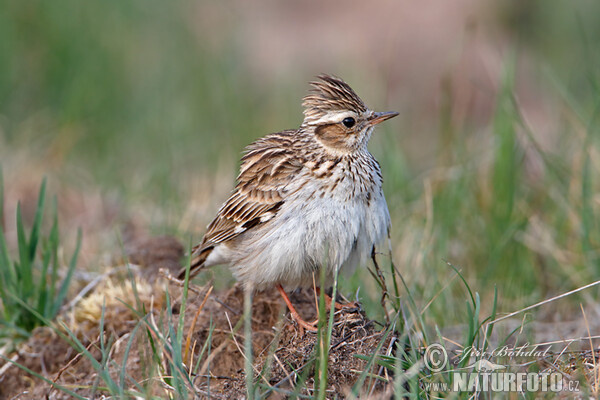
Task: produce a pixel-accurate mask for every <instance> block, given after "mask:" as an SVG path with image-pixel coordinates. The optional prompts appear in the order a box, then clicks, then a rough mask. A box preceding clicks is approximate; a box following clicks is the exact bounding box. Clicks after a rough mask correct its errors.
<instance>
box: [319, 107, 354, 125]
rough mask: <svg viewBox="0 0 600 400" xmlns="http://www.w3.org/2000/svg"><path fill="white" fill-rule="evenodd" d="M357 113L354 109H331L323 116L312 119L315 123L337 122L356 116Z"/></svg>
mask: <svg viewBox="0 0 600 400" xmlns="http://www.w3.org/2000/svg"><path fill="white" fill-rule="evenodd" d="M356 116H357V115H356V113H355V112H354V111H346V110H344V111H330V112H328V113H327V114H325V115H324V116H322V117H321V118H319V119H317V120H315V121H312V122H313V123H314V124H337V123H338V122H341V121H342V120H343V119H344V118H346V117H354V118H356Z"/></svg>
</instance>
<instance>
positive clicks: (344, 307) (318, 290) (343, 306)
mask: <svg viewBox="0 0 600 400" xmlns="http://www.w3.org/2000/svg"><path fill="white" fill-rule="evenodd" d="M315 292H316V293H317V296H320V295H321V288H319V287H315ZM323 295H324V296H325V305H326V306H327V308H328V309H330V308H331V302H332V301H333V299H332V298H331V296H329V295H328V294H327V293H323ZM334 307H335V309H336V310H349V309H356V308H358V304H356V302H354V301H352V302H350V303H344V304H342V303H338V302H337V301H336V302H335V303H334Z"/></svg>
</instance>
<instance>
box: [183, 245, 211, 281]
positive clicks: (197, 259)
mask: <svg viewBox="0 0 600 400" xmlns="http://www.w3.org/2000/svg"><path fill="white" fill-rule="evenodd" d="M212 250H213V246H210V247H200V245H198V246H196V247H194V248H193V249H192V259H191V262H190V278H191V277H192V276H194V275H196V274H197V273H198V272H200V270H202V268H204V262H205V261H206V258H207V257H208V255H209V254H210V253H211V252H212ZM186 270H187V266H185V267H183V268H182V269H181V270H179V273H178V274H177V278H178V279H184V278H185V272H186Z"/></svg>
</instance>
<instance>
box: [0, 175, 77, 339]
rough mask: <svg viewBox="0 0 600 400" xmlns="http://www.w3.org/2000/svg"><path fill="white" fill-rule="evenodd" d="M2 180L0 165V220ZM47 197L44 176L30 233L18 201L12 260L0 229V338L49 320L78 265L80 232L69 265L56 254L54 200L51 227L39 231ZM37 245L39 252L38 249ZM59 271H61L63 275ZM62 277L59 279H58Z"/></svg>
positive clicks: (57, 307) (25, 334)
mask: <svg viewBox="0 0 600 400" xmlns="http://www.w3.org/2000/svg"><path fill="white" fill-rule="evenodd" d="M3 193H4V183H3V178H2V170H1V169H0V221H4V218H3V217H2V214H1V210H2V209H3V204H4V202H3ZM45 201H46V180H45V179H44V181H43V182H42V185H41V187H40V193H39V196H38V203H37V208H36V212H35V219H34V222H33V226H32V228H31V232H30V234H29V237H27V234H26V232H25V226H24V223H23V217H22V214H21V208H20V206H19V205H17V218H16V221H17V240H18V242H17V247H18V254H19V256H18V258H17V259H15V260H11V257H10V254H9V251H8V246H7V243H6V238H5V234H4V229H0V301H1V303H0V306H1V307H0V311H1V317H0V339H2V340H3V341H4V340H6V338H7V337H9V338H14V337H15V336H22V337H23V336H25V337H26V336H27V335H28V334H29V332H31V331H32V330H33V328H35V327H36V326H38V325H41V324H43V323H44V321H51V320H52V319H54V317H55V316H56V314H57V313H58V311H59V309H60V306H61V305H62V303H63V300H64V299H65V297H66V295H67V290H68V288H69V284H70V282H71V278H72V276H73V271H74V270H75V266H76V265H77V255H78V254H79V247H80V245H81V234H79V236H78V239H77V248H76V249H75V252H74V254H73V256H72V257H71V260H70V262H69V264H68V265H63V264H62V262H61V259H60V258H59V256H58V252H59V248H60V239H59V231H58V219H57V212H56V202H55V203H54V206H53V209H52V214H51V215H52V221H53V222H52V228H51V229H50V233H49V234H48V235H43V234H42V231H41V230H42V220H43V215H44V206H45ZM38 248H41V249H40V252H39V253H38ZM59 270H60V273H61V274H62V273H64V274H65V275H64V277H63V278H62V279H60V278H59ZM61 280H62V282H61Z"/></svg>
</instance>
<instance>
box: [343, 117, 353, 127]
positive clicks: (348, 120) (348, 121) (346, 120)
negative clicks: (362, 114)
mask: <svg viewBox="0 0 600 400" xmlns="http://www.w3.org/2000/svg"><path fill="white" fill-rule="evenodd" d="M342 124H344V126H345V127H346V128H352V127H353V126H354V124H356V121H355V120H354V118H352V117H348V118H344V120H343V121H342Z"/></svg>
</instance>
